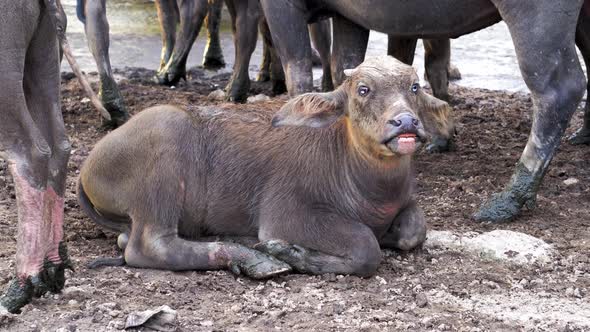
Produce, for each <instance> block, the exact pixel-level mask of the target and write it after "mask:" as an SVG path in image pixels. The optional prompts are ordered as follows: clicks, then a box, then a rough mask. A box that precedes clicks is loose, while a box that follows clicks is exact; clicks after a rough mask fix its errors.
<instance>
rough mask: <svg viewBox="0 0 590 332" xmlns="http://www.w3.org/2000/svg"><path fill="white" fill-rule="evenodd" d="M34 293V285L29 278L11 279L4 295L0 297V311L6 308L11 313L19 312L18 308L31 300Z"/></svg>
mask: <svg viewBox="0 0 590 332" xmlns="http://www.w3.org/2000/svg"><path fill="white" fill-rule="evenodd" d="M34 293H35V287H34V286H33V283H32V282H31V278H27V279H25V280H19V279H13V280H12V281H11V282H10V284H9V285H8V289H6V292H4V295H2V297H0V311H3V310H6V311H8V312H10V313H12V314H18V313H20V309H21V308H22V307H24V306H25V305H26V304H27V303H29V302H31V299H33V294H34Z"/></svg>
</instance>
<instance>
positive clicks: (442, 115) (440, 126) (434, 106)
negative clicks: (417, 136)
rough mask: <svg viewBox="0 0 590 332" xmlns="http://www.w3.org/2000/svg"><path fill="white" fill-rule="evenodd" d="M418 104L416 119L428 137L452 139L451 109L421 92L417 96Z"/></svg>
mask: <svg viewBox="0 0 590 332" xmlns="http://www.w3.org/2000/svg"><path fill="white" fill-rule="evenodd" d="M418 104H419V105H418V117H420V120H422V123H423V125H424V130H425V131H426V132H427V133H428V134H429V135H430V136H432V137H439V138H444V139H450V138H452V137H453V135H454V133H455V124H454V122H453V115H452V110H453V109H452V108H451V106H449V104H448V103H446V102H445V101H442V100H440V99H438V98H436V97H434V96H431V95H429V94H427V93H425V92H423V91H421V92H420V93H419V95H418Z"/></svg>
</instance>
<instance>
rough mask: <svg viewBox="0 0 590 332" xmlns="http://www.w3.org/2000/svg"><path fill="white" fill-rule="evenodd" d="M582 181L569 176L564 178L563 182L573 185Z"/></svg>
mask: <svg viewBox="0 0 590 332" xmlns="http://www.w3.org/2000/svg"><path fill="white" fill-rule="evenodd" d="M578 182H580V180H578V179H576V178H567V179H565V180H563V184H565V185H566V186H571V185H573V184H576V183H578Z"/></svg>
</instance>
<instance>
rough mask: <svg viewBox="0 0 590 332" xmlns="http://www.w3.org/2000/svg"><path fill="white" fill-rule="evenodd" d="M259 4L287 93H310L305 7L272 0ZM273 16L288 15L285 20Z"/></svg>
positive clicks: (310, 76)
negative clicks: (275, 51)
mask: <svg viewBox="0 0 590 332" xmlns="http://www.w3.org/2000/svg"><path fill="white" fill-rule="evenodd" d="M260 4H261V5H262V9H263V10H264V16H265V17H266V18H267V19H268V23H269V28H270V31H271V33H272V39H273V45H274V47H275V48H276V50H277V52H278V54H279V56H280V58H281V61H282V64H283V70H284V72H285V78H286V83H287V89H288V90H289V95H291V96H296V95H299V94H302V93H305V92H310V91H311V90H312V89H313V79H312V63H311V43H310V38H309V33H308V30H307V22H306V13H305V10H304V9H302V8H299V7H297V6H296V5H295V4H292V3H291V4H290V6H289V7H288V8H282V7H283V4H282V2H280V1H274V0H262V1H260ZM285 11H286V12H285ZM276 15H281V16H283V15H284V17H289V22H284V21H282V20H277V19H275V16H276Z"/></svg>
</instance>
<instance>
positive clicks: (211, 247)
mask: <svg viewBox="0 0 590 332" xmlns="http://www.w3.org/2000/svg"><path fill="white" fill-rule="evenodd" d="M160 208H161V207H160ZM150 215H152V216H162V217H170V216H171V215H173V214H166V213H156V214H152V213H148V214H146V215H145V216H144V215H142V214H141V213H140V214H139V215H137V216H133V220H134V222H133V226H132V229H131V234H130V236H129V242H128V243H127V247H126V248H125V261H126V263H127V264H128V265H130V266H134V267H142V268H155V269H165V270H173V271H183V270H219V269H229V270H231V271H232V272H233V273H236V274H245V275H247V276H248V277H250V278H253V279H263V278H269V277H272V276H274V275H277V274H281V273H284V272H288V271H290V270H291V267H290V266H289V265H288V264H286V263H284V262H281V261H279V260H278V259H276V258H274V257H272V256H269V255H267V254H265V253H263V252H260V251H257V250H254V249H251V248H248V247H246V246H243V245H240V244H237V243H231V242H220V241H218V242H200V241H190V240H185V239H183V238H180V237H179V236H178V231H177V227H176V225H172V226H169V227H168V226H165V225H163V224H157V223H156V221H155V220H154V219H152V218H153V217H151V216H150Z"/></svg>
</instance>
